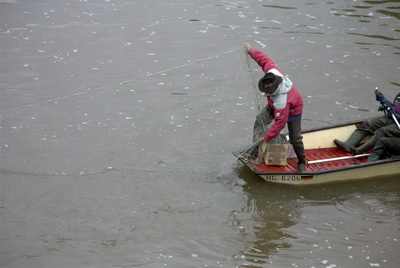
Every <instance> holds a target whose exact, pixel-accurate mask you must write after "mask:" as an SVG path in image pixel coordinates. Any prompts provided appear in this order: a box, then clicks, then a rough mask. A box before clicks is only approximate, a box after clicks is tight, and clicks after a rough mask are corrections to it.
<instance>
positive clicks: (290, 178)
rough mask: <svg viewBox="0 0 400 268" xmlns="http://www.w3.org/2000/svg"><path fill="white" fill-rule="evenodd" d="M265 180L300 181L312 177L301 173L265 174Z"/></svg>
mask: <svg viewBox="0 0 400 268" xmlns="http://www.w3.org/2000/svg"><path fill="white" fill-rule="evenodd" d="M264 178H265V180H267V181H286V182H290V181H301V180H310V179H313V176H301V175H265V177H264Z"/></svg>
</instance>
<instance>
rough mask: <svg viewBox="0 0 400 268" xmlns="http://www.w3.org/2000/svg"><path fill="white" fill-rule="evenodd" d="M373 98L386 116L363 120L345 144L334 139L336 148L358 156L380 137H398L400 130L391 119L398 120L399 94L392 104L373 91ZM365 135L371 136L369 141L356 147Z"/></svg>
mask: <svg viewBox="0 0 400 268" xmlns="http://www.w3.org/2000/svg"><path fill="white" fill-rule="evenodd" d="M375 96H376V100H377V101H379V102H380V104H381V106H380V107H379V108H378V110H379V111H385V113H387V114H386V115H384V116H380V117H377V118H372V119H367V120H365V121H364V122H363V124H362V125H361V126H360V127H359V128H357V129H356V130H355V131H354V132H353V133H352V134H351V136H350V138H349V139H348V140H347V141H345V142H343V141H340V140H337V139H335V140H334V141H333V142H334V143H335V145H336V146H337V147H340V148H342V149H344V150H345V151H346V152H348V153H352V154H353V155H358V154H361V153H363V152H365V151H368V150H370V149H372V148H373V147H374V146H375V144H376V143H377V141H378V140H380V139H381V138H382V137H400V128H399V127H398V125H397V124H396V123H395V121H394V119H393V116H395V117H396V118H399V119H400V93H399V94H397V96H396V97H395V99H394V101H393V103H392V102H390V101H388V100H387V99H386V98H385V97H384V95H383V94H382V93H381V92H380V91H379V90H375ZM367 135H371V137H370V139H369V140H368V141H366V142H365V143H363V144H362V145H361V146H359V147H356V146H357V145H358V144H359V143H360V142H361V141H362V140H363V139H364V138H365V137H366V136H367Z"/></svg>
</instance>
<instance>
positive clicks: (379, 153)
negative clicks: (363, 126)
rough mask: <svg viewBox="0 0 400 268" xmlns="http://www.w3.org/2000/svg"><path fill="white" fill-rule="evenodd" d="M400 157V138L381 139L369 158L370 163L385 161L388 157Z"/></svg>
mask: <svg viewBox="0 0 400 268" xmlns="http://www.w3.org/2000/svg"><path fill="white" fill-rule="evenodd" d="M389 154H390V155H400V138H388V137H383V138H381V139H380V140H379V141H378V142H377V144H376V145H375V147H374V149H373V150H372V152H371V154H370V155H369V156H368V160H367V161H368V162H372V161H375V160H380V159H385V158H387V157H388V155H389Z"/></svg>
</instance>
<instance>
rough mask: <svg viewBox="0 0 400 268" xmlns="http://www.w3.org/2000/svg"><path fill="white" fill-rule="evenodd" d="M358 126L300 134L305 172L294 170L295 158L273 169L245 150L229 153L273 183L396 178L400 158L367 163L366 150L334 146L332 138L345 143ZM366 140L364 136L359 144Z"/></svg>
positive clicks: (367, 153)
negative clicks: (359, 151) (349, 150)
mask: <svg viewBox="0 0 400 268" xmlns="http://www.w3.org/2000/svg"><path fill="white" fill-rule="evenodd" d="M361 124H362V122H350V123H346V124H342V125H336V126H330V127H324V128H319V129H313V130H309V131H305V132H303V133H302V135H303V143H304V149H305V153H306V160H307V164H306V171H302V172H300V171H298V170H297V158H287V161H286V165H285V166H275V165H266V164H265V162H264V161H263V162H261V163H260V162H259V161H255V159H254V158H250V159H249V158H246V157H243V154H244V152H245V151H246V150H248V148H246V149H243V150H239V151H237V152H233V154H234V155H235V156H236V157H237V158H238V159H239V160H240V161H241V162H242V163H243V164H244V165H246V166H247V167H248V168H250V169H251V170H252V171H253V172H254V173H255V174H258V175H259V176H261V177H262V178H263V179H264V180H266V181H268V182H274V183H282V184H295V185H312V184H323V183H334V182H343V181H353V180H365V179H372V178H385V177H396V176H399V178H400V157H397V158H395V157H394V158H388V159H384V160H379V161H375V162H367V158H368V155H369V153H370V151H367V152H365V153H364V154H361V155H356V156H354V155H352V154H351V153H347V152H346V151H344V150H343V149H340V148H338V147H336V146H335V144H334V143H333V140H334V139H339V140H343V141H345V140H347V139H348V138H349V137H350V135H351V133H353V131H354V130H355V129H356V128H358V127H360V126H361ZM369 138H370V136H367V137H366V138H365V139H364V141H362V142H365V141H366V140H368V139H369ZM289 157H290V156H289Z"/></svg>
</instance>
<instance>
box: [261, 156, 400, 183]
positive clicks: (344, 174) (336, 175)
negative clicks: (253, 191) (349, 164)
mask: <svg viewBox="0 0 400 268" xmlns="http://www.w3.org/2000/svg"><path fill="white" fill-rule="evenodd" d="M379 162H381V161H379ZM379 162H377V163H376V164H375V165H368V166H363V167H359V168H357V167H354V168H349V169H347V170H337V171H330V172H324V173H319V174H307V175H302V174H300V173H299V174H258V175H259V176H261V178H263V179H264V180H266V181H268V182H274V183H281V184H295V185H315V184H325V183H336V182H347V181H357V180H367V179H378V178H387V177H396V176H399V178H400V175H399V174H400V162H399V161H391V162H386V163H379Z"/></svg>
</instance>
